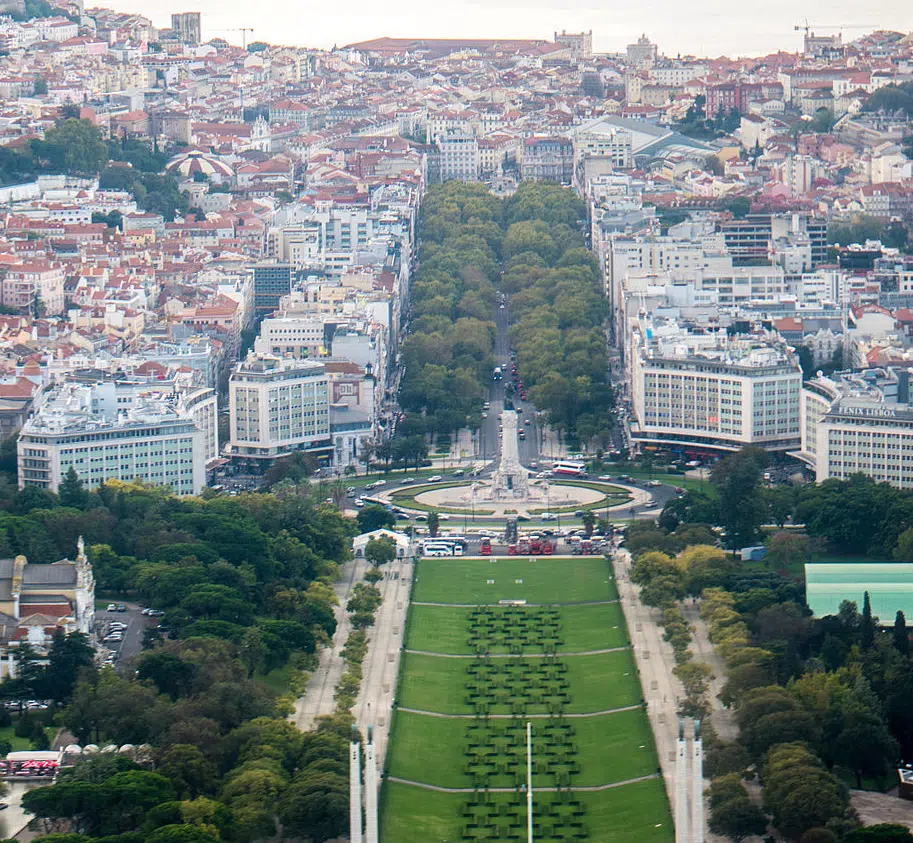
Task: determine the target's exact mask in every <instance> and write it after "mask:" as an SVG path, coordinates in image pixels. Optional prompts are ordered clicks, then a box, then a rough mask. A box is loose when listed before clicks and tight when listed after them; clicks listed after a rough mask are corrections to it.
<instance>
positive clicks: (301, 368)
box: [228, 356, 332, 465]
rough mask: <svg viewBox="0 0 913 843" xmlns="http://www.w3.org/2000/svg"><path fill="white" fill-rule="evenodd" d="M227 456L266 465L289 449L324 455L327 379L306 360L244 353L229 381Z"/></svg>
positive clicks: (326, 450)
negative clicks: (245, 356) (228, 438)
mask: <svg viewBox="0 0 913 843" xmlns="http://www.w3.org/2000/svg"><path fill="white" fill-rule="evenodd" d="M228 401H229V415H230V436H231V442H230V448H229V450H230V455H231V457H232V458H233V459H237V460H239V461H241V462H244V463H247V464H249V465H257V464H259V465H265V464H269V463H271V462H272V461H274V460H276V459H278V458H279V457H284V456H288V455H289V454H291V453H293V452H294V451H309V452H311V453H313V454H315V455H316V456H326V455H328V454H329V452H330V450H331V448H332V443H331V442H330V414H329V394H328V378H327V373H326V370H325V369H324V367H323V366H322V365H321V364H320V363H316V362H313V361H311V360H285V359H281V358H278V357H270V356H249V357H248V358H247V359H246V360H244V361H242V362H240V363H238V365H237V366H236V367H235V370H234V372H232V375H231V378H230V379H229V383H228Z"/></svg>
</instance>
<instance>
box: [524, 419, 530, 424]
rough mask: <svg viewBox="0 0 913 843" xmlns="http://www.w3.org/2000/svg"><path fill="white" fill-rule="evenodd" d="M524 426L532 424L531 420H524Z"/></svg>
mask: <svg viewBox="0 0 913 843" xmlns="http://www.w3.org/2000/svg"><path fill="white" fill-rule="evenodd" d="M523 424H531V422H530V420H529V419H523Z"/></svg>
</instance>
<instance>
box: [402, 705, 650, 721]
mask: <svg viewBox="0 0 913 843" xmlns="http://www.w3.org/2000/svg"><path fill="white" fill-rule="evenodd" d="M639 708H640V706H639V705H623V706H622V707H621V708H605V709H603V710H602V711H587V712H584V713H582V714H567V713H566V712H562V713H561V715H560V716H561V718H562V719H565V718H567V719H571V718H580V717H602V715H604V714H618V713H619V712H622V711H637V710H638V709H639ZM397 711H405V712H407V713H409V714H424V715H425V716H426V717H441V718H443V719H444V720H478V718H479V715H478V714H441V713H440V712H439V711H425V710H424V709H421V708H404V707H403V706H399V707H398V708H397ZM554 716H555V715H554V714H547V713H546V714H524V715H523V719H524V720H546V719H548V718H550V717H554ZM485 718H486V719H487V720H516V719H517V715H516V714H486V715H485Z"/></svg>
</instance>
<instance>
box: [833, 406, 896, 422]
mask: <svg viewBox="0 0 913 843" xmlns="http://www.w3.org/2000/svg"><path fill="white" fill-rule="evenodd" d="M838 412H839V413H840V415H841V416H862V417H863V418H866V419H896V418H897V410H890V409H888V408H887V407H841V408H840V409H839V410H838Z"/></svg>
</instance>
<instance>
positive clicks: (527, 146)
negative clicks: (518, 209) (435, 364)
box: [520, 137, 574, 184]
mask: <svg viewBox="0 0 913 843" xmlns="http://www.w3.org/2000/svg"><path fill="white" fill-rule="evenodd" d="M520 173H521V175H522V177H523V179H524V180H525V181H554V182H558V183H559V184H570V183H571V179H573V177H574V142H573V141H572V140H571V139H570V138H561V137H546V138H542V137H532V138H525V139H524V141H523V160H522V161H521V163H520Z"/></svg>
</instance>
